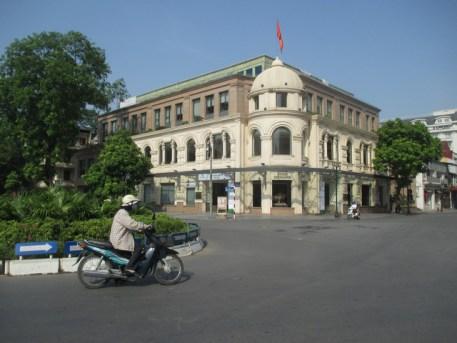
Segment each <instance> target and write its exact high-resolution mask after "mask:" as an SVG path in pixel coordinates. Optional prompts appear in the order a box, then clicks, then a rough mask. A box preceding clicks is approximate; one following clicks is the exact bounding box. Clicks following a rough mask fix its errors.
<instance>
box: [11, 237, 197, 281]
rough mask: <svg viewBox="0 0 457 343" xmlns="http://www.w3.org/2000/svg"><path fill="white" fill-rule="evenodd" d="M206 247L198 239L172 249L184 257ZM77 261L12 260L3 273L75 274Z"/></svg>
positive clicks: (16, 274)
mask: <svg viewBox="0 0 457 343" xmlns="http://www.w3.org/2000/svg"><path fill="white" fill-rule="evenodd" d="M204 247H205V242H204V241H203V240H201V239H199V238H198V239H196V240H194V241H191V242H186V243H183V244H180V245H176V246H172V247H171V249H173V250H175V251H177V252H178V255H179V256H181V257H183V256H190V255H193V254H195V253H197V252H199V251H201V250H202V249H203V248H204ZM77 259H78V258H77V257H65V258H34V259H23V260H10V261H5V264H4V265H3V267H4V270H3V271H4V274H5V275H10V276H20V275H37V274H41V275H43V274H58V273H74V272H76V271H77V270H78V265H77V264H76V265H75V263H76V261H77Z"/></svg>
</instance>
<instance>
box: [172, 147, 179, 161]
mask: <svg viewBox="0 0 457 343" xmlns="http://www.w3.org/2000/svg"><path fill="white" fill-rule="evenodd" d="M172 149H173V151H172V153H171V156H172V158H173V163H178V145H177V144H176V142H173V143H172Z"/></svg>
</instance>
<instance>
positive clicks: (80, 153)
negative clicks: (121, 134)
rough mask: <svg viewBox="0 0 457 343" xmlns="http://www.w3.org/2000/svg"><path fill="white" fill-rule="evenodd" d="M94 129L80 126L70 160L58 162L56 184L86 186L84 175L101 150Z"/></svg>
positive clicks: (71, 149)
mask: <svg viewBox="0 0 457 343" xmlns="http://www.w3.org/2000/svg"><path fill="white" fill-rule="evenodd" d="M92 131H93V130H92V129H91V128H88V127H80V129H79V134H78V137H77V139H76V142H75V144H74V145H73V146H72V147H70V149H69V150H70V158H69V160H68V161H66V162H58V163H57V164H56V174H55V176H54V184H56V185H60V186H64V187H77V188H84V187H85V185H86V184H85V182H84V180H83V176H84V174H85V173H86V171H87V170H88V169H89V167H90V166H91V165H92V163H93V162H94V161H95V159H96V158H97V156H98V153H99V152H100V145H99V144H98V140H97V139H96V137H94V136H93V132H92Z"/></svg>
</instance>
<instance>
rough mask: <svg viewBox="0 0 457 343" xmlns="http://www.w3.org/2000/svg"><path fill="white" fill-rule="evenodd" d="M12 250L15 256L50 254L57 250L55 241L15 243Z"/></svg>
mask: <svg viewBox="0 0 457 343" xmlns="http://www.w3.org/2000/svg"><path fill="white" fill-rule="evenodd" d="M14 251H15V254H16V256H30V255H52V254H55V253H56V252H57V242H55V241H52V242H27V243H16V245H15V249H14Z"/></svg>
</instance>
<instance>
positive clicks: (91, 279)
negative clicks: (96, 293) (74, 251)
mask: <svg viewBox="0 0 457 343" xmlns="http://www.w3.org/2000/svg"><path fill="white" fill-rule="evenodd" d="M110 268H111V264H110V263H109V261H107V260H102V261H100V257H99V256H95V255H89V256H86V257H84V258H83V259H82V260H81V262H80V263H79V266H78V278H79V281H81V283H82V284H83V285H84V286H85V287H86V288H89V289H96V288H101V287H103V286H104V285H105V284H106V283H107V282H108V281H109V279H106V278H102V277H95V276H88V275H85V274H84V272H85V271H109V269H110Z"/></svg>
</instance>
